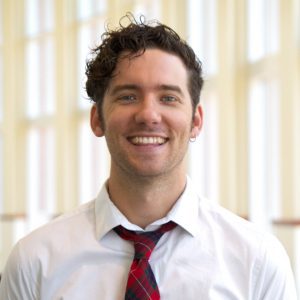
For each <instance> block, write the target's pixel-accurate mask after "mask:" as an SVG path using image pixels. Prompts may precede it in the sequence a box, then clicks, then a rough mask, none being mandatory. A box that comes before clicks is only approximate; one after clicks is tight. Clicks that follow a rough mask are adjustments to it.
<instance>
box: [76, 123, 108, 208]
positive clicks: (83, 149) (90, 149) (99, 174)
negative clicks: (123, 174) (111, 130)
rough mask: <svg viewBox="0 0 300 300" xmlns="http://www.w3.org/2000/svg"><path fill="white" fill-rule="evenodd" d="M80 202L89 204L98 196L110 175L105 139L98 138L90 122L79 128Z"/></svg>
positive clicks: (82, 124)
mask: <svg viewBox="0 0 300 300" xmlns="http://www.w3.org/2000/svg"><path fill="white" fill-rule="evenodd" d="M78 148H79V161H80V165H79V183H80V186H79V195H80V198H79V201H80V203H83V202H87V201H89V200H91V199H93V198H95V196H96V195H97V193H98V191H99V188H100V186H101V183H103V182H104V181H105V180H106V179H107V178H108V174H109V166H110V158H109V154H108V150H107V147H106V142H105V139H104V138H96V137H95V136H94V135H93V133H92V131H91V128H90V125H89V122H88V121H83V122H82V123H81V124H80V128H79V145H78Z"/></svg>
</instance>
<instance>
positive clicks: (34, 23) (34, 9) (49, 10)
mask: <svg viewBox="0 0 300 300" xmlns="http://www.w3.org/2000/svg"><path fill="white" fill-rule="evenodd" d="M24 7H25V22H26V26H25V32H26V35H27V36H33V35H37V34H39V33H41V32H47V31H51V30H53V29H54V0H25V4H24Z"/></svg>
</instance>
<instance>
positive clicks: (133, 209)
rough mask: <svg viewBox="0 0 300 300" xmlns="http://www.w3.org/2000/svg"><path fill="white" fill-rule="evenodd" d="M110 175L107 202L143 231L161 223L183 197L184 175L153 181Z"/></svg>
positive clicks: (162, 177) (154, 179)
mask: <svg viewBox="0 0 300 300" xmlns="http://www.w3.org/2000/svg"><path fill="white" fill-rule="evenodd" d="M117 174H118V173H116V174H114V172H111V175H110V178H109V180H108V190H109V195H110V199H111V200H112V201H113V203H114V204H115V205H116V206H117V207H118V209H119V210H120V211H121V212H122V213H123V214H124V215H125V216H126V217H127V219H128V220H129V221H130V222H131V223H133V224H136V225H138V226H140V227H142V228H145V227H146V226H147V225H149V224H151V223H152V222H154V221H156V220H158V219H161V218H163V217H165V216H166V215H167V213H168V212H169V211H170V210H171V208H172V207H173V205H174V204H175V202H176V201H177V199H178V198H179V197H180V195H181V194H182V192H183V190H184V188H185V184H186V175H185V173H183V172H181V174H179V175H178V174H176V176H159V177H155V178H152V177H151V178H148V177H147V178H145V177H138V178H134V179H133V178H132V177H129V176H119V175H117Z"/></svg>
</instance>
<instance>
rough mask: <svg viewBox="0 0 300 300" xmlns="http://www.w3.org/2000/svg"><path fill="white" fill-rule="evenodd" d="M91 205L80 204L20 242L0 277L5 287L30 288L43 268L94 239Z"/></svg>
mask: <svg viewBox="0 0 300 300" xmlns="http://www.w3.org/2000/svg"><path fill="white" fill-rule="evenodd" d="M94 203H95V201H94V200H93V201H90V202H88V203H86V204H83V205H81V206H79V207H78V208H76V209H74V210H73V211H71V212H69V213H66V214H63V215H61V216H59V217H57V218H55V219H54V220H52V221H50V222H49V223H47V224H45V225H43V226H41V227H39V228H38V229H36V230H34V231H32V232H31V233H30V234H28V235H27V236H25V237H24V238H22V239H20V240H19V241H18V243H17V244H16V245H15V246H14V248H13V250H12V252H11V254H10V256H9V258H8V261H7V264H6V267H5V270H4V273H3V278H2V280H3V281H4V282H5V283H6V284H5V285H14V286H15V289H17V288H20V287H22V286H24V287H25V286H26V288H28V287H29V286H31V287H32V286H33V285H34V284H35V283H36V282H38V280H39V279H38V276H40V275H41V274H40V275H38V274H39V272H40V271H41V270H42V269H43V268H45V267H46V268H50V267H51V264H52V263H53V262H56V261H57V260H60V259H63V255H64V253H66V254H67V252H68V251H73V250H72V249H74V248H75V247H76V246H78V245H81V244H82V243H84V239H85V238H89V239H94V238H95V235H94V232H95V230H94V227H95V209H94V206H95V204H94ZM82 241H83V242H82ZM1 285H2V284H1ZM22 292H23V293H24V291H22Z"/></svg>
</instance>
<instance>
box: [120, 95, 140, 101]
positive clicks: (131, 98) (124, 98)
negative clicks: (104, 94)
mask: <svg viewBox="0 0 300 300" xmlns="http://www.w3.org/2000/svg"><path fill="white" fill-rule="evenodd" d="M136 99H137V98H136V96H135V95H122V96H120V97H118V101H120V102H123V103H130V102H134V101H136Z"/></svg>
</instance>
